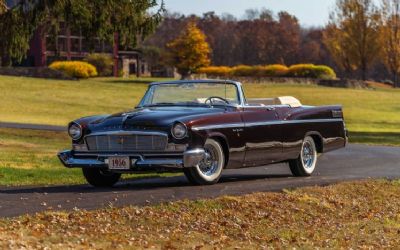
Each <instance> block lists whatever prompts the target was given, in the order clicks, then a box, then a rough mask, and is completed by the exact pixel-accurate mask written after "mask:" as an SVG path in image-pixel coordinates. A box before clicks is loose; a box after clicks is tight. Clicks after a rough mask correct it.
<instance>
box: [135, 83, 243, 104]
mask: <svg viewBox="0 0 400 250" xmlns="http://www.w3.org/2000/svg"><path fill="white" fill-rule="evenodd" d="M238 104H240V99H239V93H238V89H237V87H236V85H235V84H232V83H177V84H170V83H169V84H159V85H153V86H151V87H150V88H149V90H148V91H147V93H146V94H145V96H144V98H143V100H142V101H141V103H140V106H162V105H189V106H205V105H207V106H210V105H238Z"/></svg>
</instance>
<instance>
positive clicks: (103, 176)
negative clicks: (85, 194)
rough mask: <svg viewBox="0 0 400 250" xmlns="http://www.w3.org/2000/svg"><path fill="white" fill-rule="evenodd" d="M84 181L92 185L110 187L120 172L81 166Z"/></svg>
mask: <svg viewBox="0 0 400 250" xmlns="http://www.w3.org/2000/svg"><path fill="white" fill-rule="evenodd" d="M82 172H83V176H85V179H86V181H87V182H88V183H89V184H90V185H92V186H94V187H112V186H114V184H115V183H117V182H118V181H119V179H120V178H121V174H117V173H112V172H110V171H108V170H105V169H97V168H82Z"/></svg>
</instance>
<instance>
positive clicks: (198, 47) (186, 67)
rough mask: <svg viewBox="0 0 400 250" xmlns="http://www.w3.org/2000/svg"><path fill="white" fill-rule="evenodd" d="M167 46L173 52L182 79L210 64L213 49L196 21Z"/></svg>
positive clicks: (172, 57)
mask: <svg viewBox="0 0 400 250" xmlns="http://www.w3.org/2000/svg"><path fill="white" fill-rule="evenodd" d="M167 47H168V49H169V50H170V52H171V59H172V62H171V63H172V64H173V65H174V66H175V67H176V68H177V70H178V73H179V74H181V76H182V79H184V78H187V77H189V76H190V75H191V74H192V73H194V72H196V70H198V69H199V68H201V67H205V66H208V65H210V62H211V61H210V52H211V49H210V46H209V44H208V43H207V41H206V35H205V34H204V33H203V32H202V31H201V30H200V29H199V28H198V27H197V26H196V24H195V23H194V22H190V23H188V25H187V26H186V29H184V30H183V32H182V33H181V34H180V35H179V36H178V37H177V38H176V39H175V40H173V41H172V42H170V43H168V44H167Z"/></svg>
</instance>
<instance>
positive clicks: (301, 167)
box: [289, 136, 317, 176]
mask: <svg viewBox="0 0 400 250" xmlns="http://www.w3.org/2000/svg"><path fill="white" fill-rule="evenodd" d="M316 165H317V147H316V146H315V142H314V139H313V138H312V137H311V136H307V137H306V138H304V140H303V145H302V146H301V152H300V155H299V157H298V158H297V159H295V160H290V161H289V167H290V171H291V172H292V174H293V175H294V176H310V175H311V174H312V173H313V172H314V170H315V167H316Z"/></svg>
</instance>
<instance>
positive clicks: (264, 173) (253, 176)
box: [0, 145, 400, 217]
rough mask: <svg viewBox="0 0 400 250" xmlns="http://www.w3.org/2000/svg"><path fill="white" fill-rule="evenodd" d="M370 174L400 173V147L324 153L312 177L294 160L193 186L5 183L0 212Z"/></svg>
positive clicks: (214, 193) (136, 201) (274, 187)
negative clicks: (300, 172) (300, 174)
mask: <svg viewBox="0 0 400 250" xmlns="http://www.w3.org/2000/svg"><path fill="white" fill-rule="evenodd" d="M366 178H400V148H395V147H371V146H364V145H350V146H349V147H347V148H346V149H342V150H338V151H335V152H331V153H328V154H325V155H323V156H321V157H320V158H319V166H318V169H317V172H316V175H315V176H313V177H308V178H294V177H291V175H290V172H289V168H288V166H287V165H285V164H280V165H272V166H266V167H259V168H252V169H241V170H228V171H226V172H225V173H224V175H223V177H222V179H221V183H219V184H217V185H214V186H200V187H199V186H190V185H189V184H188V183H187V181H186V179H185V178H184V177H171V178H156V179H146V180H135V181H126V182H123V183H121V184H120V185H118V186H117V187H115V188H110V189H95V188H92V187H90V186H88V185H78V186H51V187H19V188H0V216H1V217H12V216H17V215H22V214H26V213H35V212H39V211H44V210H50V209H54V210H60V209H61V210H72V209H74V208H79V209H96V208H104V207H110V206H115V207H119V206H126V205H145V204H154V203H160V202H166V201H174V200H182V199H198V198H213V197H218V196H221V195H242V194H248V193H254V192H265V191H281V190H282V189H285V188H286V189H287V188H294V187H302V186H314V185H327V184H331V183H337V182H340V181H346V180H359V179H366Z"/></svg>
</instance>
